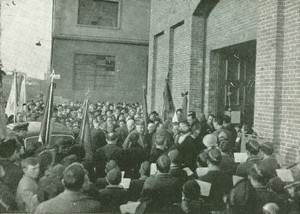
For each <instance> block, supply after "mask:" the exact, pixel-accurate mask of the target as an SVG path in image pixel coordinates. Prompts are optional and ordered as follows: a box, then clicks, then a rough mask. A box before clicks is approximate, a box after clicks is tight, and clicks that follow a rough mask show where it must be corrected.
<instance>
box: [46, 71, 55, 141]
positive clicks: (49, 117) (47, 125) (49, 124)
mask: <svg viewBox="0 0 300 214" xmlns="http://www.w3.org/2000/svg"><path fill="white" fill-rule="evenodd" d="M53 86H54V70H53V72H52V75H51V82H50V95H49V102H48V106H47V108H48V109H49V110H48V112H47V113H48V114H47V124H46V134H45V145H46V146H47V145H49V144H50V129H51V108H52V104H53Z"/></svg>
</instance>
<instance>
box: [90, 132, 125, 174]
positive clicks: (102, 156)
mask: <svg viewBox="0 0 300 214" xmlns="http://www.w3.org/2000/svg"><path fill="white" fill-rule="evenodd" d="M117 140H118V135H117V134H116V133H115V132H111V133H108V134H107V135H106V142H107V144H106V145H105V146H103V147H101V148H99V149H97V152H96V155H95V162H96V163H97V164H96V171H97V176H98V177H102V176H104V175H105V174H104V170H105V163H106V162H108V161H110V160H117V159H118V158H119V155H120V152H121V151H122V148H120V147H118V146H117Z"/></svg>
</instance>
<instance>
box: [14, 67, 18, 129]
mask: <svg viewBox="0 0 300 214" xmlns="http://www.w3.org/2000/svg"><path fill="white" fill-rule="evenodd" d="M14 84H15V102H14V123H16V122H17V102H18V92H17V91H18V90H17V89H18V87H17V71H16V70H15V71H14Z"/></svg>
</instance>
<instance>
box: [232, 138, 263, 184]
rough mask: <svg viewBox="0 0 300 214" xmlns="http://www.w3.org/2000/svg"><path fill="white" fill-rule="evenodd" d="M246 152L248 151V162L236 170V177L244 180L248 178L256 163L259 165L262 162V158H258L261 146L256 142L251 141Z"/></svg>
mask: <svg viewBox="0 0 300 214" xmlns="http://www.w3.org/2000/svg"><path fill="white" fill-rule="evenodd" d="M246 150H247V155H248V159H247V160H246V162H244V163H241V164H239V165H238V167H237V169H236V175H238V176H241V177H244V178H247V176H248V171H249V170H250V169H251V167H252V166H253V165H254V164H255V163H258V162H259V161H260V157H259V156H258V154H259V150H260V145H259V143H258V142H257V141H255V140H249V141H248V142H247V143H246Z"/></svg>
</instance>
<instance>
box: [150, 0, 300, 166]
mask: <svg viewBox="0 0 300 214" xmlns="http://www.w3.org/2000/svg"><path fill="white" fill-rule="evenodd" d="M299 26H300V1H298V0H245V1H240V0H186V1H183V0H164V1H161V0H153V1H151V16H150V37H149V65H148V103H149V106H150V107H151V110H156V111H158V112H161V110H162V106H163V98H162V93H163V87H164V81H165V79H166V78H167V75H168V74H169V79H170V83H171V91H172V95H173V99H174V103H175V106H176V107H177V108H179V107H180V106H181V93H182V92H186V91H188V92H189V95H188V96H189V97H188V98H189V105H188V107H189V110H194V111H196V113H198V114H199V113H200V112H204V113H205V114H206V115H207V114H209V113H213V114H223V113H224V112H227V113H231V114H232V115H233V114H234V115H236V116H237V117H236V118H237V121H240V122H242V123H248V124H250V125H253V127H254V129H255V130H256V131H257V132H258V134H259V135H260V136H261V137H263V138H265V139H266V140H270V141H272V142H273V143H274V145H275V146H276V148H277V152H279V153H280V154H281V155H283V156H284V157H285V158H286V159H287V162H288V163H294V162H296V161H299V154H300V153H299V145H300V134H299V133H300V115H299V111H300V108H299V107H298V106H299V104H300V72H299V69H300V66H299V63H300V48H299V46H300V40H299V38H300V35H299V34H300V28H299Z"/></svg>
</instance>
